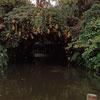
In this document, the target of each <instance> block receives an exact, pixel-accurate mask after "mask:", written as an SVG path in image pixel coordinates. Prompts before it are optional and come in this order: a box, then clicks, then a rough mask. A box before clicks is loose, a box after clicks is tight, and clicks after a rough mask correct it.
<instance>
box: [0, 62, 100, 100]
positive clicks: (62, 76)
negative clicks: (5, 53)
mask: <svg viewBox="0 0 100 100" xmlns="http://www.w3.org/2000/svg"><path fill="white" fill-rule="evenodd" d="M87 93H94V94H97V95H98V98H99V99H100V77H99V75H96V74H95V73H94V72H89V71H87V70H83V69H81V68H76V67H74V66H73V67H71V66H66V65H64V64H43V63H42V64H41V63H40V64H12V65H9V66H8V70H7V72H6V73H5V74H4V75H2V76H1V77H0V100H86V94H87Z"/></svg>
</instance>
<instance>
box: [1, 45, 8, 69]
mask: <svg viewBox="0 0 100 100" xmlns="http://www.w3.org/2000/svg"><path fill="white" fill-rule="evenodd" d="M7 62H8V55H7V49H5V48H4V47H3V46H1V45H0V71H1V70H2V69H3V68H4V67H6V66H7Z"/></svg>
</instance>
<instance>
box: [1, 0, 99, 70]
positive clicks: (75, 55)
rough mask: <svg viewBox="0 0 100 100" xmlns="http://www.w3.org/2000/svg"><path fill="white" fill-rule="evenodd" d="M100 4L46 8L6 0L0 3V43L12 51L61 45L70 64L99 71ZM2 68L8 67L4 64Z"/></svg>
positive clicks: (70, 0)
mask: <svg viewBox="0 0 100 100" xmlns="http://www.w3.org/2000/svg"><path fill="white" fill-rule="evenodd" d="M99 2H100V1H99V0H62V1H60V3H59V6H57V7H54V8H46V7H45V6H40V4H39V5H38V7H35V6H34V5H33V4H29V3H28V4H27V2H26V0H21V1H19V0H15V1H14V2H11V1H10V2H7V1H5V0H3V1H2V2H0V43H1V45H2V46H3V47H5V48H7V49H9V48H15V47H18V46H19V44H20V43H22V41H28V43H30V41H31V44H34V43H35V42H36V41H41V40H42V41H41V42H43V41H45V40H49V41H55V42H60V43H62V44H63V46H64V47H66V48H65V51H66V57H67V60H68V61H69V62H75V63H76V64H78V65H80V66H85V67H86V68H90V69H95V70H99V69H100V52H99V51H100V4H99ZM7 8H9V9H7ZM1 59H2V58H1ZM5 62H7V60H5ZM2 65H5V64H3V62H2Z"/></svg>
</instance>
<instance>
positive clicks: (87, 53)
mask: <svg viewBox="0 0 100 100" xmlns="http://www.w3.org/2000/svg"><path fill="white" fill-rule="evenodd" d="M82 22H84V23H83V24H82V26H83V29H82V31H81V34H80V36H79V39H72V42H71V43H70V44H69V48H70V49H73V50H75V52H74V53H73V55H72V61H73V58H74V61H76V62H79V63H81V64H82V65H83V66H85V67H87V68H90V69H94V70H99V69H100V5H98V4H96V5H93V6H92V7H91V9H89V10H88V11H86V12H85V19H83V21H82ZM76 51H78V52H79V54H76ZM79 58H80V59H79ZM77 60H78V61H77Z"/></svg>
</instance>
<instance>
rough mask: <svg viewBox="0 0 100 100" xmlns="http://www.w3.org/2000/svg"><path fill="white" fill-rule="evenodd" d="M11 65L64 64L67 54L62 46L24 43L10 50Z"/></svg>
mask: <svg viewBox="0 0 100 100" xmlns="http://www.w3.org/2000/svg"><path fill="white" fill-rule="evenodd" d="M8 54H9V55H8V56H9V63H37V62H45V63H57V62H61V63H64V62H65V59H66V54H65V51H64V47H63V46H62V44H57V43H53V44H49V45H48V44H45V45H44V44H38V45H35V43H31V42H30V43H29V42H28V43H27V42H23V43H20V45H19V46H18V47H16V48H10V49H9V50H8Z"/></svg>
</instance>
